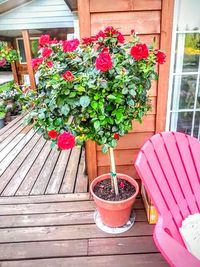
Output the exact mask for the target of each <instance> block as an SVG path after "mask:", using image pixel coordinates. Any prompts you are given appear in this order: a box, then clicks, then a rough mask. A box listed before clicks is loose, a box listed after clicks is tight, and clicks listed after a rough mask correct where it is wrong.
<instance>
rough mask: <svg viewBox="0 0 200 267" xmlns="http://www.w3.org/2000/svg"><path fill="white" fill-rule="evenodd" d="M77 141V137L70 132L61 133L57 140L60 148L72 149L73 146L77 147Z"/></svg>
mask: <svg viewBox="0 0 200 267" xmlns="http://www.w3.org/2000/svg"><path fill="white" fill-rule="evenodd" d="M75 145H76V142H75V137H74V136H73V135H72V134H71V133H69V132H63V133H62V134H60V135H59V136H58V142H57V146H58V147H59V148H60V149H63V150H65V149H71V148H73V147H75Z"/></svg>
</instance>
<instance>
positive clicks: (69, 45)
mask: <svg viewBox="0 0 200 267" xmlns="http://www.w3.org/2000/svg"><path fill="white" fill-rule="evenodd" d="M78 46H79V40H78V39H74V40H70V41H63V42H62V47H63V51H64V52H73V51H74V50H76V48H77V47H78Z"/></svg>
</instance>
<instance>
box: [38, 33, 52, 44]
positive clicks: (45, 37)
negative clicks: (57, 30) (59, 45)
mask: <svg viewBox="0 0 200 267" xmlns="http://www.w3.org/2000/svg"><path fill="white" fill-rule="evenodd" d="M49 43H50V36H49V35H48V34H43V35H41V36H40V39H39V44H40V46H44V45H47V44H49Z"/></svg>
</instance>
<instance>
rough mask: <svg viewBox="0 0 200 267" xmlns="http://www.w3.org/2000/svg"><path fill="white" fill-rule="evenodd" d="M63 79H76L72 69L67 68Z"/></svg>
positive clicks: (70, 80)
mask: <svg viewBox="0 0 200 267" xmlns="http://www.w3.org/2000/svg"><path fill="white" fill-rule="evenodd" d="M62 77H63V79H65V80H67V81H69V82H72V81H73V80H74V75H73V74H72V73H71V71H69V70H67V71H66V72H65V73H64V74H63V75H62Z"/></svg>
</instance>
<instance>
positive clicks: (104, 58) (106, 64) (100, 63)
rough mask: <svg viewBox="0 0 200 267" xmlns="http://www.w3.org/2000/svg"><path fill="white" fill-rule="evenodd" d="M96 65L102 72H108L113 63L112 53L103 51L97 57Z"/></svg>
mask: <svg viewBox="0 0 200 267" xmlns="http://www.w3.org/2000/svg"><path fill="white" fill-rule="evenodd" d="M95 66H96V68H97V69H98V70H100V71H102V72H106V71H108V70H109V69H111V68H112V66H113V63H112V59H111V56H110V54H109V53H107V52H101V53H100V54H99V55H98V57H97V59H96V62H95Z"/></svg>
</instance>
